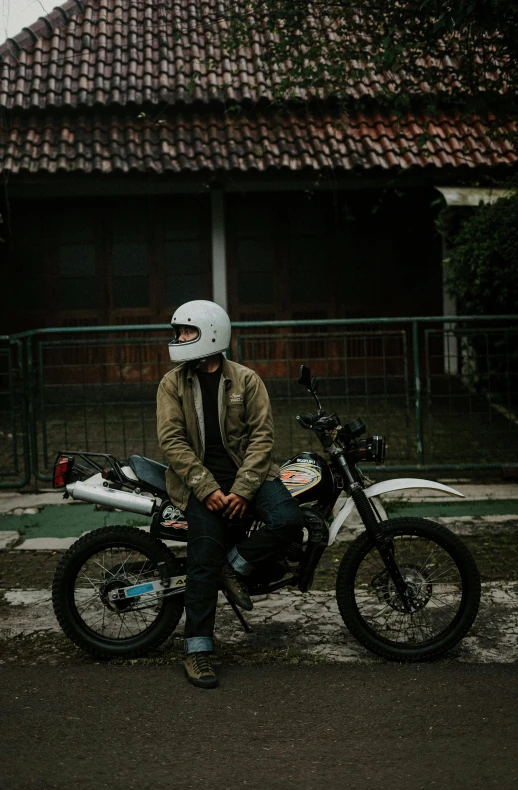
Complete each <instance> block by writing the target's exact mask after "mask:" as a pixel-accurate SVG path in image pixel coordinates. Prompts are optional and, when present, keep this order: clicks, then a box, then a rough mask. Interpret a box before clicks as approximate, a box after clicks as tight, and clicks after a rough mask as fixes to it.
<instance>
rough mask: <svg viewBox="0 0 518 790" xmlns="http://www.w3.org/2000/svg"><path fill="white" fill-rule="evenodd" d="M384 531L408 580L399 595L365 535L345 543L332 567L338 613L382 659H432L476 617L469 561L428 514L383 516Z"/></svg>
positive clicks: (474, 573) (476, 581)
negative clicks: (346, 547)
mask: <svg viewBox="0 0 518 790" xmlns="http://www.w3.org/2000/svg"><path fill="white" fill-rule="evenodd" d="M383 531H384V534H385V536H386V540H387V547H388V550H389V551H390V552H391V553H392V554H393V557H394V560H395V562H396V565H397V566H398V568H399V571H400V573H401V576H402V578H403V581H404V583H405V586H406V591H407V592H406V594H405V601H403V599H402V597H401V595H400V593H399V592H398V591H397V589H396V585H395V584H394V581H393V580H392V578H391V576H390V574H389V573H388V571H387V569H386V567H385V565H384V563H383V560H382V558H381V556H380V554H379V552H378V550H377V548H376V547H375V545H374V542H373V541H372V540H371V538H370V537H369V536H368V535H367V534H366V533H365V534H363V535H360V536H359V537H358V538H357V539H356V540H355V541H354V542H353V543H352V544H351V546H350V548H349V550H348V551H347V553H346V554H345V555H344V557H343V559H342V561H341V563H340V567H339V570H338V576H337V580H336V598H337V602H338V608H339V610H340V614H341V616H342V619H343V621H344V623H345V625H346V626H347V628H348V629H349V631H350V632H351V633H352V634H353V636H355V637H356V639H357V640H358V641H359V642H360V643H361V644H362V645H364V647H366V648H368V649H369V650H371V651H372V652H374V653H376V654H377V655H380V656H383V657H384V658H388V659H392V660H396V661H424V660H428V659H432V658H437V657H439V656H441V655H443V654H444V653H446V652H447V651H448V650H451V648H452V647H454V646H455V645H456V644H457V643H458V642H459V641H460V640H461V639H462V638H463V637H464V636H466V634H467V633H468V631H469V629H470V628H471V626H472V624H473V622H474V620H475V617H476V616H477V611H478V607H479V603H480V575H479V572H478V569H477V566H476V564H475V561H474V560H473V557H472V556H471V554H470V552H469V550H468V548H467V547H466V546H465V545H464V543H463V542H462V541H461V540H460V538H458V537H457V536H456V535H454V534H453V533H452V532H451V531H450V530H449V529H446V528H445V527H443V526H441V525H439V524H435V523H434V522H432V521H427V520H426V519H422V518H397V519H391V520H389V521H385V522H383Z"/></svg>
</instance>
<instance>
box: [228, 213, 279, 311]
mask: <svg viewBox="0 0 518 790" xmlns="http://www.w3.org/2000/svg"><path fill="white" fill-rule="evenodd" d="M236 209H237V210H236V217H235V232H236V235H237V240H236V241H237V269H238V299H239V302H240V304H243V305H249V304H270V303H271V302H273V301H274V300H275V277H274V273H275V251H274V244H273V227H272V208H271V206H270V204H269V203H267V204H266V205H265V203H264V202H262V203H259V202H257V203H255V204H252V203H251V202H249V201H244V202H243V204H242V205H241V206H237V207H236Z"/></svg>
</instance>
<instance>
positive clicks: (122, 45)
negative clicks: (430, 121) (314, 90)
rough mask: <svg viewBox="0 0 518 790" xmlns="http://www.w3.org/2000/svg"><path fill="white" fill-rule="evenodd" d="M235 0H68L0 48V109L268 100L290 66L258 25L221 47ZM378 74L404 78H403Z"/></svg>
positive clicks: (445, 62)
mask: <svg viewBox="0 0 518 790" xmlns="http://www.w3.org/2000/svg"><path fill="white" fill-rule="evenodd" d="M240 1H241V0H68V2H66V3H65V4H64V5H63V6H60V7H59V8H56V9H54V11H52V12H51V13H50V14H49V15H48V16H46V17H41V18H40V19H39V20H38V21H37V22H35V23H34V24H33V25H30V26H29V27H28V28H24V30H23V31H22V33H21V34H19V35H18V36H15V37H14V38H13V39H8V40H7V42H6V43H5V44H3V45H2V46H1V47H0V61H1V62H0V80H1V81H0V106H3V107H6V108H8V109H11V108H16V107H18V108H24V109H31V108H39V109H43V108H50V107H90V106H94V105H96V104H103V105H105V106H113V105H127V104H129V103H135V104H138V105H142V104H143V103H146V102H150V103H153V104H160V103H164V102H168V103H171V104H175V103H178V102H185V103H187V104H192V103H193V102H196V101H202V102H226V103H228V102H246V101H249V102H253V103H257V102H258V101H268V100H269V99H271V97H272V90H271V87H272V85H273V84H275V83H276V82H278V81H279V80H281V79H282V77H283V75H284V74H285V73H286V71H287V69H288V68H289V66H283V65H282V64H279V66H278V68H277V69H276V70H274V71H272V70H271V69H270V67H269V66H267V65H266V64H265V62H264V57H263V53H264V52H265V48H266V47H267V46H268V41H267V36H268V35H269V34H267V33H260V32H259V31H258V29H256V30H255V33H254V35H255V39H254V43H253V46H250V47H248V48H245V47H242V48H240V49H239V51H238V52H237V53H235V54H232V55H230V54H229V53H228V52H227V51H226V50H225V49H224V41H225V36H226V33H225V31H226V29H227V27H228V15H229V8H230V7H231V4H232V5H235V4H236V3H239V2H240ZM331 37H332V34H331ZM436 65H437V66H439V67H440V69H441V72H442V74H443V75H444V76H443V79H444V80H445V83H446V84H444V85H440V86H436V87H439V88H440V89H441V90H446V91H447V90H448V85H450V86H451V85H453V84H454V81H455V77H454V73H453V64H452V62H451V60H450V58H449V57H448V56H447V55H445V57H444V58H443V59H442V61H439V62H437V63H436ZM383 80H384V81H388V82H390V83H393V84H398V83H400V82H406V84H408V80H409V77H408V75H405V74H403V73H396V74H390V75H385V76H384V77H383ZM448 81H449V82H448ZM418 87H419V89H420V90H424V91H426V90H427V89H428V88H427V86H426V85H425V84H424V83H422V82H419V86H418ZM379 89H380V78H379V77H377V76H373V77H372V78H370V81H367V79H366V77H364V78H363V79H362V80H359V79H358V78H357V77H351V80H350V82H349V84H348V86H347V88H346V92H347V95H348V96H349V97H351V98H365V97H366V96H369V95H372V94H374V93H377V92H378V91H379ZM430 89H431V88H430ZM299 96H300V98H302V99H307V98H308V96H307V95H306V94H305V93H304V95H303V94H302V92H301V93H300V94H299ZM311 97H314V94H311V96H310V97H309V98H311ZM317 98H324V97H323V96H322V95H321V93H319V94H318V95H317Z"/></svg>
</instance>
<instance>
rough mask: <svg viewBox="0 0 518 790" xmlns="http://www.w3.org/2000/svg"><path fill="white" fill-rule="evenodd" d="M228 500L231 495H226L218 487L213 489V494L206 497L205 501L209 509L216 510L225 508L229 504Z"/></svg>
mask: <svg viewBox="0 0 518 790" xmlns="http://www.w3.org/2000/svg"><path fill="white" fill-rule="evenodd" d="M228 500H229V497H226V496H225V494H224V493H223V491H222V490H221V488H218V490H217V491H213V492H212V494H209V495H208V496H207V497H205V499H204V500H203V502H204V504H205V506H206V507H208V509H209V510H212V511H216V510H223V508H224V507H226V505H228Z"/></svg>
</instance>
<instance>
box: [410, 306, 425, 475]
mask: <svg viewBox="0 0 518 790" xmlns="http://www.w3.org/2000/svg"><path fill="white" fill-rule="evenodd" d="M412 352H413V357H414V390H415V430H416V443H417V463H418V464H419V466H422V465H423V464H424V448H423V415H422V411H421V373H420V370H419V325H418V323H417V321H412Z"/></svg>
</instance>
